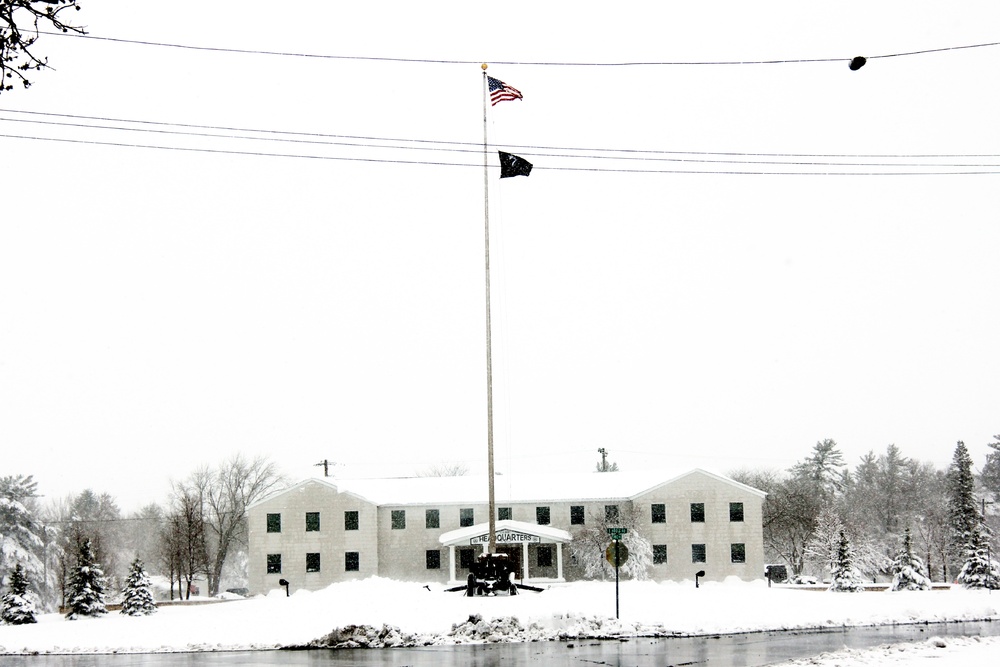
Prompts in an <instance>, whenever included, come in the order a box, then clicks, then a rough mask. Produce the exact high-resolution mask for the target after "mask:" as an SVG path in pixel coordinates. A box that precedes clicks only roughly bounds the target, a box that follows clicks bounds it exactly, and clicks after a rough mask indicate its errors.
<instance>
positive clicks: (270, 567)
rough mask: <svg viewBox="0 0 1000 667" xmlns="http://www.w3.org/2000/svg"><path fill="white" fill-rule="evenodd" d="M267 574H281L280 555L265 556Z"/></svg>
mask: <svg viewBox="0 0 1000 667" xmlns="http://www.w3.org/2000/svg"><path fill="white" fill-rule="evenodd" d="M267 573H268V574H281V554H268V555H267Z"/></svg>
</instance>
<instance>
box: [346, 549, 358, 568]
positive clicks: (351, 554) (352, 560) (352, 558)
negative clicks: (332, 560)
mask: <svg viewBox="0 0 1000 667" xmlns="http://www.w3.org/2000/svg"><path fill="white" fill-rule="evenodd" d="M360 569H361V554H359V553H358V552H357V551H347V552H345V553H344V571H345V572H357V571H358V570H360Z"/></svg>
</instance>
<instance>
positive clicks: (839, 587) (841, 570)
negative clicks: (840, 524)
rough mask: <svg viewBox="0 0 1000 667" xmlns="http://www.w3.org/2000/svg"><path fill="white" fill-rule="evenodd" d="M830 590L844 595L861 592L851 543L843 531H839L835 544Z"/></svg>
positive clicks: (861, 588)
mask: <svg viewBox="0 0 1000 667" xmlns="http://www.w3.org/2000/svg"><path fill="white" fill-rule="evenodd" d="M830 590H831V591H836V592H844V593H853V592H856V591H860V590H863V587H862V585H861V580H860V578H859V577H858V573H857V572H856V571H855V570H854V554H853V553H852V551H851V543H850V542H849V541H848V539H847V535H846V534H845V533H844V531H843V530H841V531H840V539H839V541H838V543H837V560H836V561H835V562H834V564H833V578H832V579H831V581H830Z"/></svg>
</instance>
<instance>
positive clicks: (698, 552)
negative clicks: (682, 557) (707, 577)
mask: <svg viewBox="0 0 1000 667" xmlns="http://www.w3.org/2000/svg"><path fill="white" fill-rule="evenodd" d="M691 562H692V563H704V562H705V545H704V544H692V545H691Z"/></svg>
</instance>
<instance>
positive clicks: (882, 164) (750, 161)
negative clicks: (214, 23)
mask: <svg viewBox="0 0 1000 667" xmlns="http://www.w3.org/2000/svg"><path fill="white" fill-rule="evenodd" d="M0 113H5V114H12V115H18V116H27V118H22V117H15V118H3V117H0V122H9V123H31V124H37V125H41V126H44V127H58V128H68V129H71V130H73V131H74V132H76V133H79V131H94V132H97V133H104V132H114V133H120V132H128V133H143V134H153V135H156V136H158V137H181V138H193V139H195V140H198V141H204V140H212V141H214V140H222V141H224V142H227V143H229V144H230V145H231V143H232V142H240V143H244V142H260V141H267V142H278V143H289V144H293V145H303V144H305V145H310V146H314V147H324V148H325V147H329V148H334V149H338V150H339V149H346V150H348V151H351V154H349V155H343V154H340V155H328V154H327V155H319V154H317V155H309V154H303V153H296V152H268V151H260V150H244V149H243V148H242V147H235V148H231V147H227V146H224V145H219V144H213V145H212V146H205V145H195V146H190V145H188V146H182V145H158V144H151V143H140V142H131V141H108V140H106V139H103V138H101V137H99V136H94V135H88V136H75V137H74V136H70V137H67V136H58V137H51V136H49V137H45V136H34V135H26V134H15V133H11V134H5V135H0V136H4V137H6V138H12V139H26V140H37V141H60V142H65V143H76V144H91V145H101V146H113V147H119V148H146V149H157V150H172V151H188V152H202V153H216V154H230V155H246V156H255V157H286V158H302V159H319V160H339V161H358V162H381V163H392V164H414V165H433V166H458V167H472V166H478V164H479V163H478V160H477V161H476V162H477V164H471V163H469V162H463V161H454V160H421V159H403V158H398V159H390V158H383V157H374V155H375V153H372V155H373V156H365V155H363V154H362V155H358V154H357V153H358V152H359V151H363V152H366V153H371V152H372V151H376V152H377V153H381V154H382V155H385V151H407V152H412V151H422V152H431V153H435V152H443V153H452V154H454V153H460V154H470V155H471V154H476V155H478V154H481V152H482V145H481V144H474V143H471V142H457V141H440V140H427V139H407V138H400V137H374V136H357V135H338V134H321V133H310V132H296V131H287V130H267V129H263V130H262V129H253V128H237V127H225V126H211V125H197V124H191V123H186V124H184V123H167V122H162V121H149V120H135V119H121V118H108V117H98V116H83V115H78V114H57V113H46V112H37V111H16V110H9V109H8V110H5V109H0ZM345 139H347V140H348V141H344V140H345ZM498 148H503V149H506V150H511V149H513V150H517V151H518V152H519V153H520V154H521V155H524V156H528V157H532V158H533V159H536V158H542V159H545V158H550V159H549V160H548V163H547V164H539V165H537V167H538V168H539V169H542V170H546V169H548V170H553V171H598V172H619V173H708V174H712V173H729V174H741V175H742V174H760V175H777V174H792V173H794V174H806V175H819V174H822V175H860V174H866V175H874V174H876V173H878V174H885V175H890V174H891V175H900V174H904V173H906V174H909V173H911V172H910V171H885V170H886V169H897V170H913V169H917V170H922V171H920V172H919V173H923V174H942V173H959V172H956V170H976V171H975V172H969V171H962V172H960V173H994V172H995V171H996V170H998V169H1000V164H997V163H995V162H983V160H994V161H995V160H996V159H997V158H1000V155H987V154H911V155H907V154H880V155H874V154H868V155H864V154H853V155H852V154H840V155H829V154H826V155H824V154H808V153H749V152H736V151H728V152H709V151H679V150H677V151H665V150H640V149H611V148H583V147H558V146H531V145H503V146H496V145H494V146H491V147H490V149H491V150H496V149H498ZM886 160H889V161H886ZM588 162H589V163H591V164H589V165H588V164H587V163H588ZM615 163H617V164H618V165H619V166H617V167H611V166H608V165H612V164H615ZM637 163H638V164H640V165H642V166H633V165H636V164H637ZM663 163H668V164H672V165H679V167H678V168H676V169H664V168H659V167H658V166H657V165H659V164H663ZM581 164H582V165H585V166H580V165H581ZM680 165H683V168H680ZM688 165H703V166H706V167H708V168H706V169H703V170H699V169H694V168H691V167H689V166H688ZM717 165H724V166H726V167H731V166H735V167H740V166H745V167H747V169H745V170H740V169H738V168H737V169H722V168H716V166H717ZM755 167H788V168H790V169H792V170H794V171H791V170H790V171H770V170H763V169H756V168H755ZM819 167H822V168H823V169H822V170H821V171H817V170H815V168H819ZM807 169H812V171H810V170H807ZM838 170H843V171H838ZM859 170H864V171H859ZM869 170H870V171H869ZM928 170H930V171H928ZM943 170H949V171H943ZM983 170H985V171H983Z"/></svg>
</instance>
